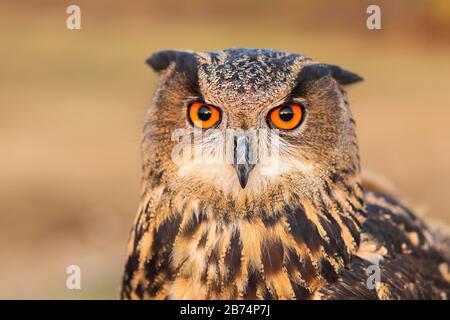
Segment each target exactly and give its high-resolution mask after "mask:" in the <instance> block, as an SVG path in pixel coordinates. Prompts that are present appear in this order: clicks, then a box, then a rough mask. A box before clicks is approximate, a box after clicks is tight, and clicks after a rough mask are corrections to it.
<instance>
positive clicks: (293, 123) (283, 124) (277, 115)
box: [269, 104, 303, 130]
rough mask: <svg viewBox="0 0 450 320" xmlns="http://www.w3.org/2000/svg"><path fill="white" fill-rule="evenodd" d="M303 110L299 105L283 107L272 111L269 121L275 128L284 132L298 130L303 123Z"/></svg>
mask: <svg viewBox="0 0 450 320" xmlns="http://www.w3.org/2000/svg"><path fill="white" fill-rule="evenodd" d="M302 116H303V110H302V107H301V106H300V105H298V104H290V105H282V106H279V107H276V108H275V109H272V110H271V111H270V113H269V119H270V121H271V122H272V123H273V125H274V126H275V127H277V128H278V129H283V130H291V129H294V128H296V127H297V126H298V125H299V124H300V122H301V121H302Z"/></svg>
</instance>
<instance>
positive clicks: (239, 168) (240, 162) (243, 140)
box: [234, 135, 255, 189]
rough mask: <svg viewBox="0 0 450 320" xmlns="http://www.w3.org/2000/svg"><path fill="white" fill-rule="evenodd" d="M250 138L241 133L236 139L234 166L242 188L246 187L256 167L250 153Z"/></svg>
mask: <svg viewBox="0 0 450 320" xmlns="http://www.w3.org/2000/svg"><path fill="white" fill-rule="evenodd" d="M250 150H251V148H250V139H249V137H248V136H245V135H240V136H238V137H236V138H235V140H234V168H235V169H236V173H237V176H238V180H239V184H240V185H241V187H242V189H244V188H245V186H246V185H247V182H248V177H249V176H250V172H251V171H252V169H253V168H254V167H255V164H254V163H252V161H251V160H252V157H251V155H250Z"/></svg>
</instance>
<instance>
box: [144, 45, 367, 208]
mask: <svg viewBox="0 0 450 320" xmlns="http://www.w3.org/2000/svg"><path fill="white" fill-rule="evenodd" d="M147 63H148V65H150V66H151V67H152V68H153V70H155V71H156V72H158V73H159V75H160V81H159V85H158V88H157V90H156V94H155V96H154V99H153V102H152V105H151V107H150V110H149V113H148V117H147V121H146V125H145V129H144V133H145V134H144V141H143V150H142V151H143V156H144V171H145V177H146V178H147V179H145V181H146V182H145V184H146V185H148V186H150V187H155V186H157V185H160V184H164V185H165V186H166V187H167V188H170V189H173V190H182V191H183V192H184V193H185V194H192V193H196V194H197V195H198V197H200V198H204V199H205V200H207V199H211V197H214V196H213V194H214V195H215V196H216V197H217V195H223V197H224V198H226V199H236V198H239V199H244V198H257V197H259V196H262V195H267V194H270V193H271V192H273V191H274V190H282V189H286V188H289V189H290V190H295V192H297V193H304V192H308V191H311V190H314V188H315V186H317V185H319V184H320V182H321V181H322V180H323V179H325V178H333V177H336V176H338V175H344V174H345V175H358V174H359V156H358V144H357V141H356V136H355V132H354V121H353V120H352V116H351V113H350V110H349V105H348V101H347V97H346V93H345V91H344V88H343V87H344V86H346V85H349V84H352V83H355V82H358V81H361V80H362V78H361V77H360V76H358V75H356V74H355V73H352V72H349V71H346V70H344V69H342V68H340V67H338V66H335V65H329V64H323V63H319V62H316V61H314V60H312V59H310V58H308V57H306V56H303V55H299V54H291V53H287V52H280V51H274V50H265V49H225V50H221V51H213V52H189V51H161V52H157V53H155V54H153V55H152V56H151V57H150V58H149V59H148V60H147ZM242 201H245V200H242Z"/></svg>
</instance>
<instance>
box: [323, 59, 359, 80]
mask: <svg viewBox="0 0 450 320" xmlns="http://www.w3.org/2000/svg"><path fill="white" fill-rule="evenodd" d="M327 66H328V68H329V69H330V71H331V76H332V77H333V78H334V79H336V81H337V82H339V83H340V84H342V85H347V84H352V83H356V82H360V81H363V80H364V78H363V77H361V76H359V75H357V74H356V73H353V72H350V71H347V70H344V69H342V68H341V67H339V66H336V65H332V64H328V65H327Z"/></svg>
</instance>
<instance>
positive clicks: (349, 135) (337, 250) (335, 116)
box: [121, 49, 450, 299]
mask: <svg viewBox="0 0 450 320" xmlns="http://www.w3.org/2000/svg"><path fill="white" fill-rule="evenodd" d="M147 62H148V64H149V65H150V66H151V67H152V68H153V69H154V70H155V71H157V72H158V73H159V74H160V81H159V85H158V89H157V91H156V94H155V97H154V99H153V102H152V104H151V107H150V110H149V112H148V115H147V119H146V122H145V128H144V138H143V142H142V156H143V179H142V195H141V203H140V207H139V212H138V215H137V218H136V221H135V223H134V226H133V229H132V232H131V237H130V241H129V248H128V250H129V256H128V261H127V263H126V267H125V274H124V278H123V286H122V293H121V295H122V298H126V299H144V298H150V299H348V298H356V299H389V298H400V299H415V298H442V299H446V298H447V297H448V294H450V283H449V281H450V273H449V267H448V266H449V257H448V251H446V249H445V248H444V246H441V242H440V241H439V240H438V239H437V237H436V235H435V234H434V233H433V232H431V231H430V230H429V229H428V228H427V227H426V226H425V225H424V224H423V223H422V222H421V221H420V220H419V219H417V218H416V217H415V216H414V215H413V214H412V213H411V212H410V210H408V209H407V208H405V207H404V206H402V205H401V204H399V203H398V202H397V201H396V200H394V199H392V198H391V197H389V196H388V195H385V194H379V193H376V192H374V191H371V190H369V189H367V188H365V186H364V185H363V183H362V182H361V177H360V161H359V154H358V142H357V139H356V135H355V130H354V127H355V122H354V120H353V118H352V115H351V112H350V109H349V104H348V100H347V95H346V92H345V91H344V87H345V86H346V85H349V84H352V83H355V82H358V81H361V80H362V78H361V77H360V76H358V75H356V74H354V73H352V72H349V71H346V70H344V69H342V68H340V67H338V66H335V65H329V64H323V63H318V62H316V61H314V60H312V59H310V58H308V57H306V56H303V55H298V54H290V53H286V52H280V51H273V50H263V49H225V50H221V51H214V52H187V51H162V52H157V53H155V54H154V55H152V56H151V57H150V58H149V59H148V60H147ZM371 268H372V269H371ZM374 268H375V269H377V270H376V271H378V273H379V277H378V278H377V279H375V281H373V283H371V282H370V281H368V279H369V275H370V272H369V271H370V270H375V269H374Z"/></svg>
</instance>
